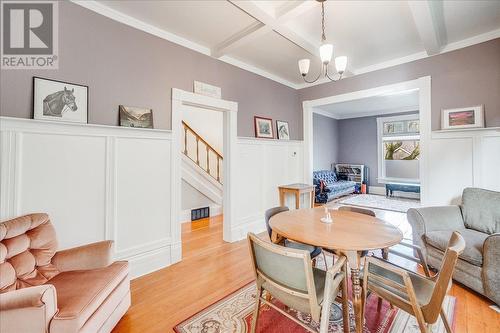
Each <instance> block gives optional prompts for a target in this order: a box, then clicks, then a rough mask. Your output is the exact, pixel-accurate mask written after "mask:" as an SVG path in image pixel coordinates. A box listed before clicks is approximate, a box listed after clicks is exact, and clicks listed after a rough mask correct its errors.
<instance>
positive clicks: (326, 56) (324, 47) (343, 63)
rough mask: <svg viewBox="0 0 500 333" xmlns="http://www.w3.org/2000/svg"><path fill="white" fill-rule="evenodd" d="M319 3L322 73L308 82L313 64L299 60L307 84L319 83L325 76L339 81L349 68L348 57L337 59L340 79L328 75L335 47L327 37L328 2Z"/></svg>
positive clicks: (321, 0)
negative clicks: (326, 4)
mask: <svg viewBox="0 0 500 333" xmlns="http://www.w3.org/2000/svg"><path fill="white" fill-rule="evenodd" d="M316 1H318V2H321V30H322V32H323V33H322V35H321V46H320V47H319V57H320V58H321V63H322V64H321V71H320V73H319V74H318V77H317V78H316V79H314V80H312V81H308V80H307V79H306V75H307V73H309V66H310V64H311V60H310V59H300V60H299V71H300V74H302V78H303V79H304V81H306V82H307V83H313V82H316V81H318V79H319V78H320V77H321V75H322V74H323V75H324V76H325V77H327V78H328V79H330V81H338V80H340V79H342V75H343V74H344V72H345V69H346V67H347V57H346V56H340V57H336V58H335V69H336V70H337V74H338V75H339V77H338V78H337V79H333V78H331V77H330V75H329V74H328V65H329V64H330V61H331V60H332V55H333V45H332V44H329V43H327V42H326V35H325V1H326V0H316Z"/></svg>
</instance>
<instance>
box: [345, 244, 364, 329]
mask: <svg viewBox="0 0 500 333" xmlns="http://www.w3.org/2000/svg"><path fill="white" fill-rule="evenodd" d="M345 255H346V256H347V261H348V262H349V267H350V268H351V280H352V294H353V295H352V303H353V305H354V316H355V318H356V333H361V332H363V309H362V300H361V291H362V287H361V284H360V281H359V268H360V255H359V253H358V252H357V251H347V252H346V253H345Z"/></svg>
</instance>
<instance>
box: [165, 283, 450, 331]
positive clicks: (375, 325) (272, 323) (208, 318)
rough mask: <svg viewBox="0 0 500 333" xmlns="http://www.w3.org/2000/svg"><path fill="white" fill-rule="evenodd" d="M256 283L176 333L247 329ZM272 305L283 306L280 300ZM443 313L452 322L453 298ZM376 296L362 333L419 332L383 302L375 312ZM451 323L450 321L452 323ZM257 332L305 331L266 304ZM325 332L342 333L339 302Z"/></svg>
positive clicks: (411, 320)
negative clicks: (379, 309) (380, 307)
mask: <svg viewBox="0 0 500 333" xmlns="http://www.w3.org/2000/svg"><path fill="white" fill-rule="evenodd" d="M255 294H256V289H255V284H254V283H250V284H248V285H246V286H244V287H243V288H241V289H239V290H237V291H235V292H234V293H232V294H230V295H229V296H226V297H225V298H223V299H221V300H220V301H218V302H216V303H215V304H213V305H211V306H209V307H207V308H206V309H204V310H202V311H200V312H199V313H197V314H195V315H194V316H192V317H191V318H188V319H186V320H184V321H183V322H182V323H180V324H178V325H177V326H175V327H174V330H175V332H177V333H239V332H241V333H247V332H250V325H251V322H252V315H253V314H252V313H253V309H254V306H255ZM274 304H276V305H278V306H280V308H282V309H284V307H283V306H282V305H280V303H279V302H277V301H274ZM444 308H445V312H446V313H447V316H448V320H449V322H450V323H453V319H454V318H453V317H454V309H455V298H453V297H446V300H445V306H444ZM376 309H377V298H376V297H375V296H371V297H369V298H368V300H367V305H366V312H365V313H366V317H365V319H366V320H365V326H364V327H363V333H413V332H419V329H418V325H417V322H416V320H415V317H413V316H410V315H409V314H407V313H406V312H404V311H401V310H398V309H396V308H394V309H391V308H390V307H389V305H388V304H387V303H386V302H384V303H383V306H382V309H381V311H379V312H378V311H377V310H376ZM288 313H289V314H290V315H292V316H293V317H294V318H297V319H299V320H300V321H301V322H302V323H304V324H305V325H307V326H309V327H310V328H312V329H314V330H318V328H319V327H318V324H317V323H315V322H314V321H312V320H311V317H310V316H309V315H307V314H304V313H301V312H297V311H294V310H288ZM349 313H350V326H351V327H350V330H351V332H354V314H353V309H352V304H349ZM452 326H453V324H452ZM257 332H270V333H284V332H287V333H305V332H307V331H306V330H305V329H304V328H303V327H302V326H300V325H298V324H296V323H295V322H293V321H292V320H290V319H288V318H287V317H285V316H284V315H282V314H281V313H279V312H278V311H276V310H274V309H272V308H271V307H269V306H267V305H262V306H261V309H260V315H259V320H258V323H257ZM328 332H333V333H343V325H342V305H341V304H338V303H335V304H334V306H332V310H331V314H330V324H329V329H328ZM432 332H433V333H444V332H445V329H444V327H443V324H442V322H441V321H440V320H439V321H438V323H436V324H434V325H433V327H432Z"/></svg>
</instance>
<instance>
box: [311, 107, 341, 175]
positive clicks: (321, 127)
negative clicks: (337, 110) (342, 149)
mask: <svg viewBox="0 0 500 333" xmlns="http://www.w3.org/2000/svg"><path fill="white" fill-rule="evenodd" d="M338 122H339V121H338V120H337V119H333V118H329V117H325V116H322V115H320V114H317V113H314V114H313V144H314V149H313V169H314V170H329V169H330V168H331V165H332V163H335V162H337V161H338V150H339V132H338Z"/></svg>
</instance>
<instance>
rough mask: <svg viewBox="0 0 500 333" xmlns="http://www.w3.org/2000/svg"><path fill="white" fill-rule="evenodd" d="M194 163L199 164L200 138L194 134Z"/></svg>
mask: <svg viewBox="0 0 500 333" xmlns="http://www.w3.org/2000/svg"><path fill="white" fill-rule="evenodd" d="M196 164H198V165H200V138H199V137H198V136H196Z"/></svg>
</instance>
